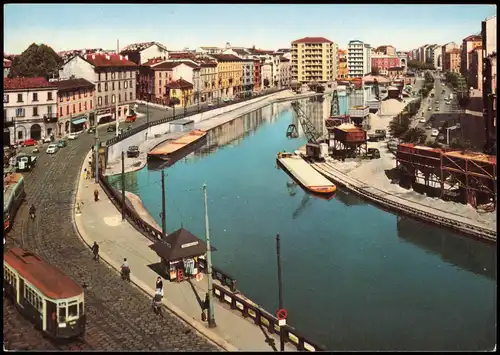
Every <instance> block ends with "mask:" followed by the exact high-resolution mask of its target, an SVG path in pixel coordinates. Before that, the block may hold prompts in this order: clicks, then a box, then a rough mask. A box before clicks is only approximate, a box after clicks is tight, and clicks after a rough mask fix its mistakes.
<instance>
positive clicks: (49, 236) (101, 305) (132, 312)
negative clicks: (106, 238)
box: [4, 118, 217, 351]
mask: <svg viewBox="0 0 500 355" xmlns="http://www.w3.org/2000/svg"><path fill="white" fill-rule="evenodd" d="M143 120H145V118H143ZM138 123H140V121H139V122H138ZM112 136H113V133H107V132H106V127H100V128H99V137H100V139H108V138H111V137H112ZM93 142H94V137H93V135H89V134H86V133H82V134H80V136H79V138H78V139H77V140H75V141H69V143H68V146H67V147H65V148H62V149H60V150H59V151H58V152H57V153H56V154H54V155H48V154H46V153H45V152H44V150H42V151H41V152H40V153H39V154H38V155H39V157H38V162H37V166H36V167H35V168H34V169H33V170H32V171H31V172H28V173H25V174H24V176H25V189H26V193H27V200H26V202H25V203H23V205H22V206H21V208H20V210H19V212H18V213H17V215H16V218H15V221H14V225H13V229H12V230H11V231H10V232H9V234H8V235H7V237H6V243H7V244H6V246H7V247H12V246H24V247H25V248H27V249H29V250H31V251H33V252H35V253H37V254H39V255H40V256H41V257H42V258H44V259H45V260H46V261H48V262H50V263H52V264H54V265H56V266H58V267H59V268H61V269H62V270H64V271H65V272H66V273H67V274H68V275H69V276H70V277H72V278H73V280H75V281H76V282H77V283H79V284H83V283H84V282H85V283H87V284H88V288H87V289H86V292H85V300H86V306H85V307H86V315H87V330H86V333H85V336H84V338H83V340H82V341H78V342H75V343H72V344H70V345H60V344H56V343H53V342H51V341H48V340H46V339H44V338H43V337H42V335H41V333H40V332H39V331H36V330H35V329H34V327H33V326H32V325H31V324H30V323H29V322H27V321H25V320H24V319H23V318H22V317H21V316H20V315H19V313H17V311H15V310H14V307H13V305H11V304H10V303H7V302H4V343H5V346H6V348H7V349H10V350H30V349H40V350H41V349H44V350H60V349H62V350H68V349H69V350H114V351H130V350H146V351H153V350H164V351H216V350H217V348H216V347H215V346H214V345H212V343H209V342H208V341H207V340H206V339H205V338H203V337H202V336H200V335H198V333H196V332H195V330H194V329H193V328H191V327H190V326H189V325H186V324H185V323H184V322H183V321H182V320H180V319H179V318H177V317H176V316H175V315H173V314H171V313H170V312H168V311H165V312H164V317H163V318H161V317H159V316H156V315H155V314H154V313H152V310H151V299H150V298H149V297H148V296H146V295H145V294H144V293H142V291H140V290H139V289H137V288H135V287H134V286H131V285H130V284H128V283H125V282H123V281H122V280H121V278H120V276H119V274H118V273H117V272H116V271H115V270H112V269H110V268H109V267H108V266H106V265H105V264H104V263H96V262H94V261H93V260H92V254H91V251H90V250H89V249H88V248H87V247H86V245H85V244H84V243H83V242H82V241H81V240H80V237H79V236H78V235H77V233H76V231H75V229H74V227H73V224H72V219H71V214H72V202H73V201H72V199H73V196H74V194H75V181H76V177H77V174H79V172H80V167H81V165H82V163H83V160H84V157H85V154H86V152H88V150H89V149H90V147H91V145H92V144H93ZM45 146H46V145H45ZM31 203H34V204H35V206H36V208H37V221H38V222H37V223H35V222H31V221H29V220H28V216H27V214H28V212H27V210H28V206H29V205H31ZM83 208H84V209H85V208H91V206H88V207H87V206H84V207H83ZM132 272H134V271H133V270H132ZM154 282H155V280H151V283H152V284H153V283H154ZM167 297H168V296H167Z"/></svg>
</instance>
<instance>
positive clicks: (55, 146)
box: [45, 144, 59, 154]
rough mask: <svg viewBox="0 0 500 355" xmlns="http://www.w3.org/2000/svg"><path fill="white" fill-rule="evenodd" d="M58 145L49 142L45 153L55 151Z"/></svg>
mask: <svg viewBox="0 0 500 355" xmlns="http://www.w3.org/2000/svg"><path fill="white" fill-rule="evenodd" d="M58 149H59V148H58V145H57V144H49V146H48V147H47V150H46V151H45V153H47V154H54V153H56V152H57V150H58Z"/></svg>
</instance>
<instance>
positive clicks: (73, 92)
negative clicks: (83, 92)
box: [73, 91, 76, 100]
mask: <svg viewBox="0 0 500 355" xmlns="http://www.w3.org/2000/svg"><path fill="white" fill-rule="evenodd" d="M75 94H76V92H75V91H73V100H74V99H75Z"/></svg>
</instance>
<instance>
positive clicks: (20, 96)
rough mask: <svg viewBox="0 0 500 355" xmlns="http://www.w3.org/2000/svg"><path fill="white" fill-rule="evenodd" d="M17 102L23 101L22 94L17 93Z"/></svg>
mask: <svg viewBox="0 0 500 355" xmlns="http://www.w3.org/2000/svg"><path fill="white" fill-rule="evenodd" d="M17 102H23V94H17Z"/></svg>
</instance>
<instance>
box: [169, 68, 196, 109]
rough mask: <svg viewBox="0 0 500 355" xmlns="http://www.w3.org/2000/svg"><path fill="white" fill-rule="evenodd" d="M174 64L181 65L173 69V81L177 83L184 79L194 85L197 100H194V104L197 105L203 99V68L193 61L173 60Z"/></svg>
mask: <svg viewBox="0 0 500 355" xmlns="http://www.w3.org/2000/svg"><path fill="white" fill-rule="evenodd" d="M167 62H170V61H167ZM172 62H178V63H179V65H177V66H175V67H173V68H172V80H173V81H176V80H179V79H184V80H186V81H188V82H190V83H191V84H193V93H194V94H195V98H193V101H192V103H197V102H198V101H197V100H198V99H199V97H201V78H200V70H201V66H200V65H199V64H198V63H196V62H194V61H192V60H186V59H184V60H179V61H176V60H173V61H172Z"/></svg>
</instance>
